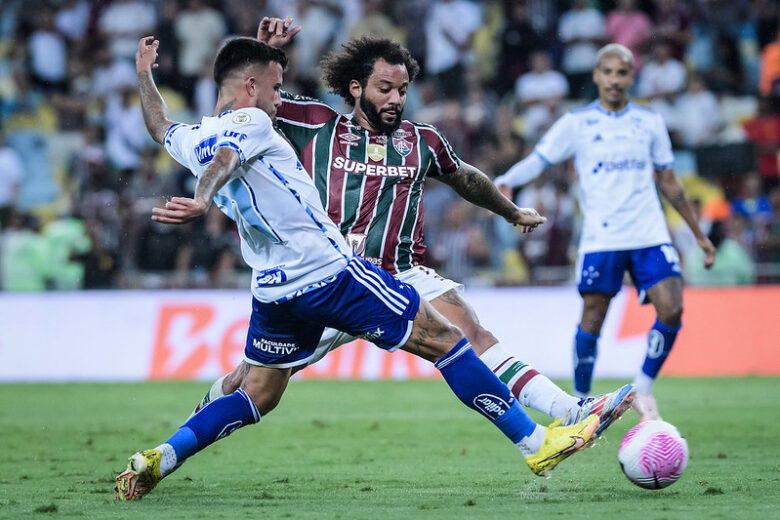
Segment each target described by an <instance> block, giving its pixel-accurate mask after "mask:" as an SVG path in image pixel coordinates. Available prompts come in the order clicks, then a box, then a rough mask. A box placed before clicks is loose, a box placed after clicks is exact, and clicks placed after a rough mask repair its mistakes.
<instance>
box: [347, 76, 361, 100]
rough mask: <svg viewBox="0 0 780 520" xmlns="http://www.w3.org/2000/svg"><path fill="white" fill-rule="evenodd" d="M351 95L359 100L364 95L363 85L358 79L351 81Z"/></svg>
mask: <svg viewBox="0 0 780 520" xmlns="http://www.w3.org/2000/svg"><path fill="white" fill-rule="evenodd" d="M349 93H350V94H352V97H353V98H359V97H360V96H361V95H362V94H363V85H361V84H360V82H359V81H358V80H356V79H351V80H349Z"/></svg>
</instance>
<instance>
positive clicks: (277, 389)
mask: <svg viewBox="0 0 780 520" xmlns="http://www.w3.org/2000/svg"><path fill="white" fill-rule="evenodd" d="M290 372H291V371H290V369H289V368H286V369H274V368H264V367H258V366H252V367H251V368H250V371H249V374H248V376H247V381H246V387H247V391H244V390H243V389H240V388H239V389H238V390H236V391H235V392H233V393H232V394H230V395H226V396H223V397H220V398H219V399H216V400H214V401H212V402H211V403H210V404H209V405H208V406H206V407H204V408H203V409H202V410H200V412H198V413H196V414H195V415H193V416H192V417H190V418H189V419H188V420H187V422H185V423H184V424H183V425H182V426H181V427H180V428H179V429H178V430H177V431H176V432H175V433H174V434H173V435H171V436H170V437H169V438H168V440H166V441H165V442H164V443H162V444H160V445H159V446H157V447H156V448H153V449H149V450H144V451H141V452H138V453H135V454H133V455H131V456H130V463H129V464H128V466H127V469H126V470H125V471H123V472H122V473H120V474H119V475H118V476H117V477H116V486H115V491H116V499H117V500H140V499H141V498H143V497H144V496H145V495H146V494H148V493H149V492H150V491H152V489H154V487H155V486H156V485H157V484H158V483H159V482H160V481H161V480H162V479H163V478H165V476H167V475H169V474H170V473H172V472H173V471H174V470H176V468H178V467H179V466H181V464H182V463H183V462H184V461H185V460H186V459H187V458H189V457H191V456H192V455H194V454H195V453H197V452H199V451H201V450H203V449H204V448H206V447H207V446H209V445H211V444H213V443H214V442H216V441H218V440H219V439H222V438H224V437H227V436H228V435H230V434H231V433H233V432H234V431H236V430H237V429H239V428H241V427H242V426H246V425H249V424H255V423H257V422H258V421H259V420H260V417H261V413H262V414H263V415H265V414H267V413H268V412H270V411H271V410H272V409H273V408H274V407H275V406H276V404H277V403H278V402H279V399H280V398H281V395H282V393H283V392H284V389H285V388H286V386H287V381H288V380H289V378H290ZM250 394H251V397H250Z"/></svg>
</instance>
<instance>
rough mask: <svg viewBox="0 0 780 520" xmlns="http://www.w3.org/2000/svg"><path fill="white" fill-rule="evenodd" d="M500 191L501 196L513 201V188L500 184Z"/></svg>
mask: <svg viewBox="0 0 780 520" xmlns="http://www.w3.org/2000/svg"><path fill="white" fill-rule="evenodd" d="M498 191H500V192H501V195H503V196H504V197H506V198H508V199H509V200H512V188H510V187H509V186H508V185H507V184H499V185H498Z"/></svg>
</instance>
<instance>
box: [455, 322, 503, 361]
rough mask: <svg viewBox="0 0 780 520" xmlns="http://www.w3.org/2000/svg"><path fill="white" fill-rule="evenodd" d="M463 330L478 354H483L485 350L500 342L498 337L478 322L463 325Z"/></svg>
mask: <svg viewBox="0 0 780 520" xmlns="http://www.w3.org/2000/svg"><path fill="white" fill-rule="evenodd" d="M462 332H463V334H465V336H466V337H467V338H468V340H469V342H470V343H471V346H472V347H473V348H474V351H475V352H476V353H477V355H482V353H483V352H485V351H486V350H487V349H489V348H490V347H492V346H493V345H495V344H496V343H498V339H496V337H495V336H494V335H493V333H492V332H490V331H489V330H487V329H485V328H483V327H482V326H481V325H480V324H478V323H472V324H471V326H468V327H463V329H462Z"/></svg>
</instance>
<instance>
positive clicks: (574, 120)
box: [534, 101, 674, 253]
mask: <svg viewBox="0 0 780 520" xmlns="http://www.w3.org/2000/svg"><path fill="white" fill-rule="evenodd" d="M534 153H535V154H537V155H538V156H539V157H540V158H541V159H542V160H543V161H544V162H545V163H546V164H547V165H549V164H553V163H558V162H561V161H564V160H566V159H568V158H569V157H572V156H574V164H575V167H576V169H577V174H578V177H579V189H580V194H579V197H580V209H581V212H582V215H583V224H582V236H581V238H580V252H581V253H589V252H594V251H619V250H625V249H638V248H643V247H649V246H654V245H659V244H664V243H669V242H671V238H670V237H669V231H668V230H667V227H666V220H665V219H664V214H663V211H662V209H661V202H660V200H659V199H658V193H657V191H656V187H655V180H654V177H653V172H654V170H663V169H666V168H671V167H672V166H673V163H674V156H673V154H672V145H671V142H670V140H669V134H668V132H667V130H666V125H665V124H664V122H663V119H661V116H660V115H659V114H657V113H656V112H654V111H652V110H649V109H647V108H644V107H641V106H639V105H636V104H634V103H629V104H628V105H627V106H626V108H624V109H623V110H622V111H620V112H609V111H607V110H605V109H604V108H603V107H602V106H601V105H600V104H599V102H598V101H594V102H593V103H591V104H589V105H586V106H584V107H582V108H580V109H577V110H574V111H572V112H569V113H568V114H566V115H564V116H563V117H561V118H560V119H559V120H558V121H556V123H555V124H554V125H553V126H552V127H551V128H550V130H548V131H547V133H546V134H545V135H544V137H542V139H541V140H540V141H539V143H538V144H537V145H536V148H535V149H534Z"/></svg>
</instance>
